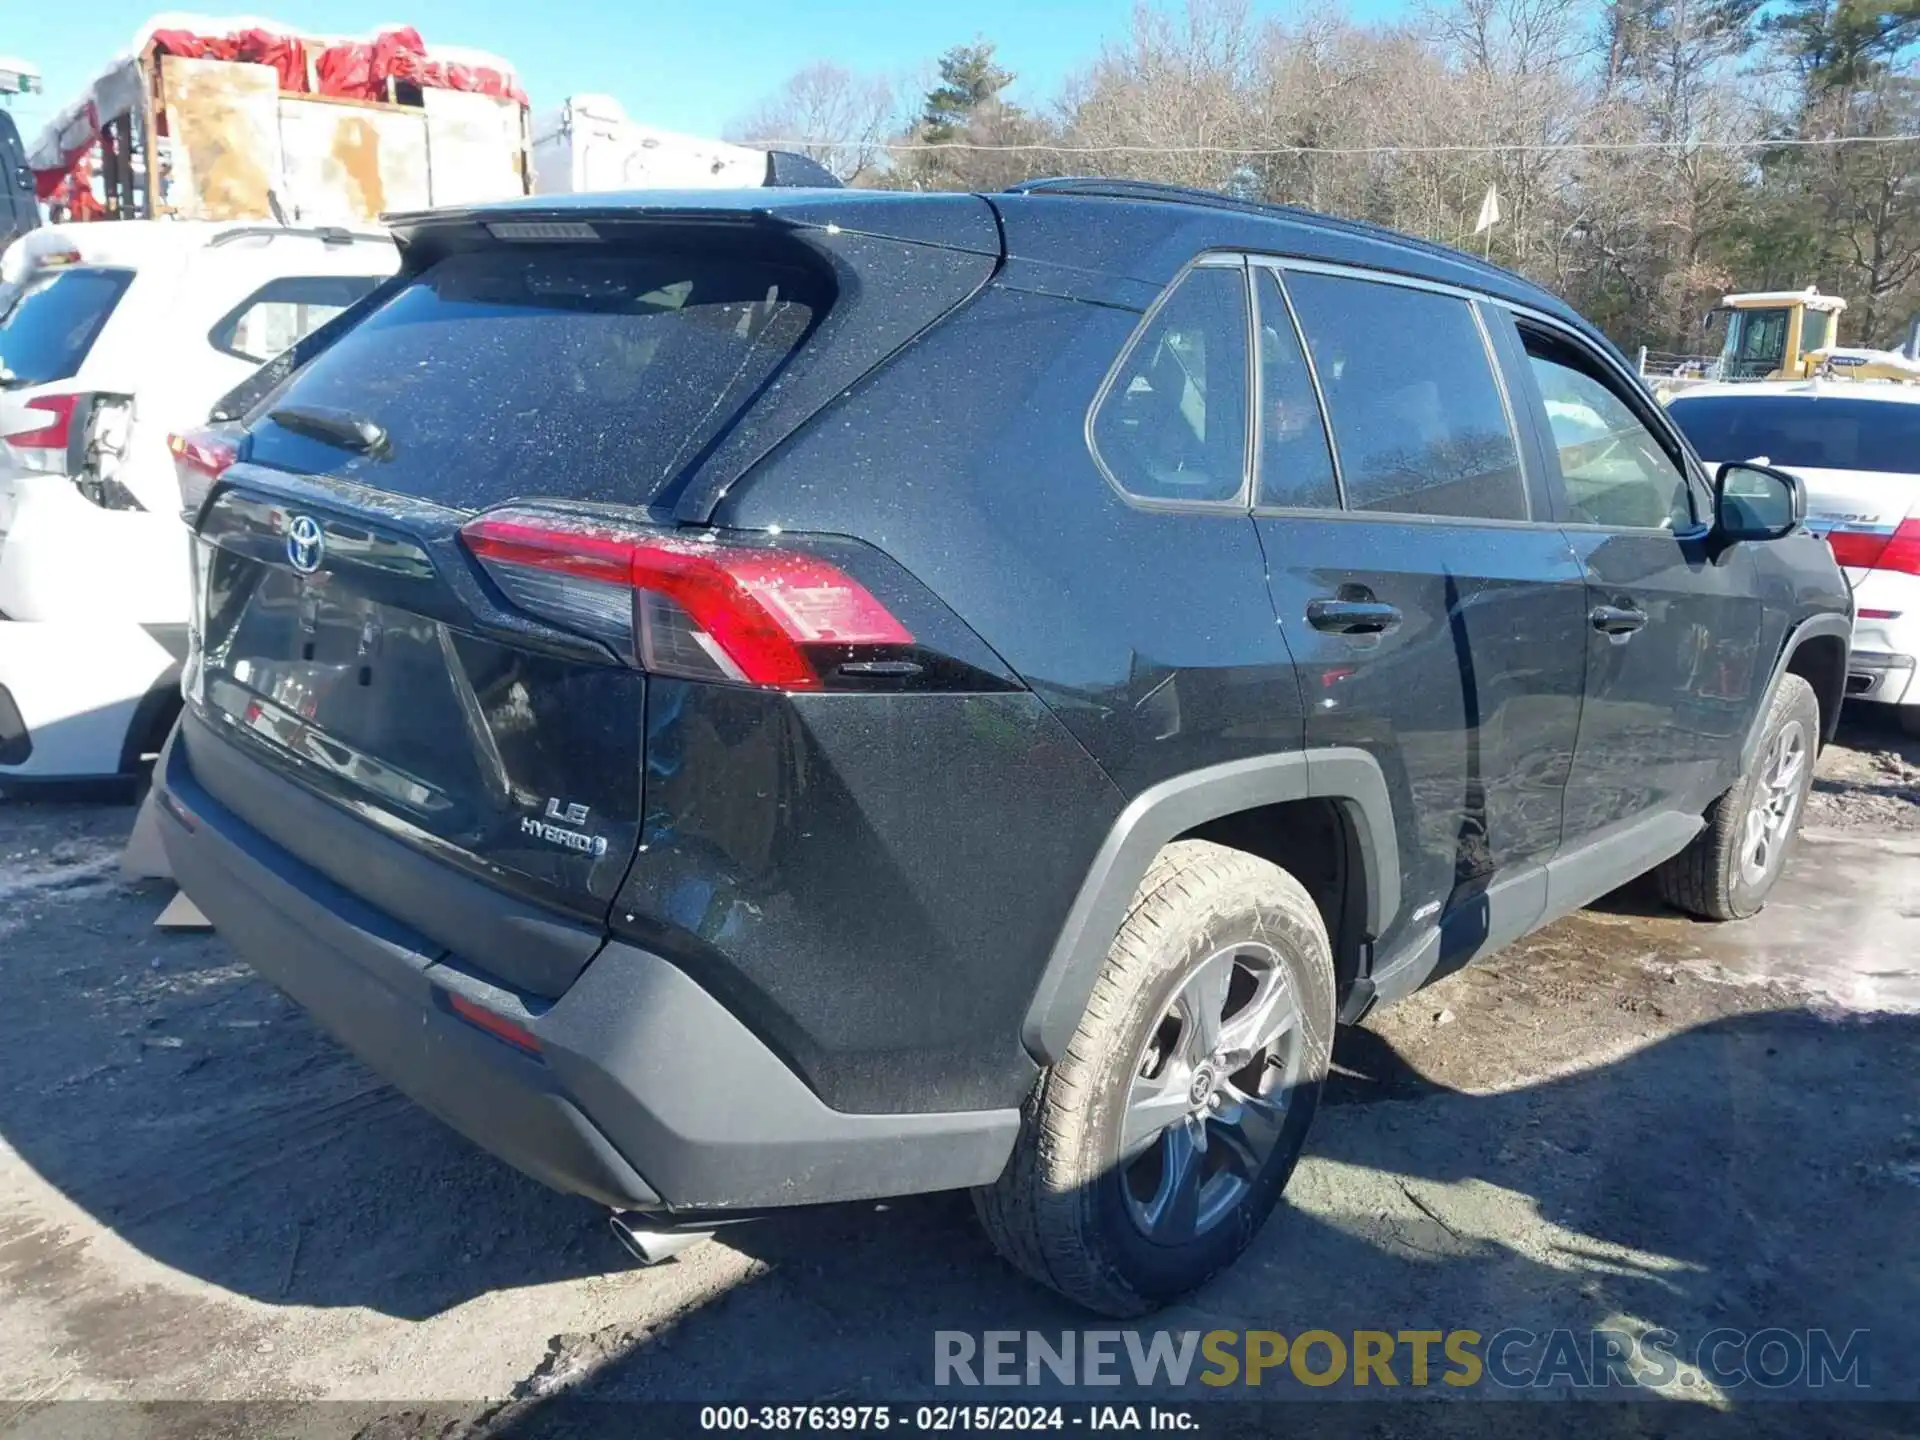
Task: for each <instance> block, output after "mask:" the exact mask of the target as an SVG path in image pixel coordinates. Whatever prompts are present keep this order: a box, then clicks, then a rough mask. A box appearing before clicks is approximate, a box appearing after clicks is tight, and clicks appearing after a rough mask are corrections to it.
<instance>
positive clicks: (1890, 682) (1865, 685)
mask: <svg viewBox="0 0 1920 1440" xmlns="http://www.w3.org/2000/svg"><path fill="white" fill-rule="evenodd" d="M1914 671H1915V663H1914V657H1913V656H1911V655H1889V654H1886V653H1884V652H1877V651H1873V650H1855V651H1854V652H1853V654H1852V657H1851V658H1850V659H1849V660H1848V662H1847V698H1848V699H1849V700H1871V701H1874V702H1876V703H1878V704H1882V705H1908V704H1920V685H1916V684H1915V683H1914V678H1913V677H1914Z"/></svg>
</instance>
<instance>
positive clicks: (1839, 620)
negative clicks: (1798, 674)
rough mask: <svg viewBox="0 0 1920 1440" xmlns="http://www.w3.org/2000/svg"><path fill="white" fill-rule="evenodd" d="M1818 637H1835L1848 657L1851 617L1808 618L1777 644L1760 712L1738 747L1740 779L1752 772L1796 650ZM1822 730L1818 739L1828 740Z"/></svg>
mask: <svg viewBox="0 0 1920 1440" xmlns="http://www.w3.org/2000/svg"><path fill="white" fill-rule="evenodd" d="M1821 635H1832V636H1835V637H1837V638H1838V639H1839V641H1840V643H1841V644H1843V645H1844V646H1846V647H1847V653H1848V654H1849V655H1851V654H1852V652H1853V617H1852V616H1850V615H1837V614H1833V613H1831V612H1829V613H1826V614H1820V615H1809V616H1808V617H1807V618H1806V619H1804V620H1802V621H1801V622H1800V623H1799V624H1798V625H1795V626H1794V627H1793V628H1792V629H1791V630H1789V631H1788V632H1787V637H1786V639H1785V640H1783V641H1782V642H1781V644H1780V653H1779V655H1778V656H1776V657H1775V659H1774V662H1773V674H1772V675H1770V676H1769V677H1768V678H1767V688H1766V691H1765V692H1764V693H1763V694H1762V695H1761V697H1760V708H1759V709H1758V710H1756V711H1755V712H1754V715H1753V719H1751V720H1750V721H1748V722H1747V738H1746V739H1745V741H1743V742H1742V744H1741V746H1740V773H1741V774H1742V775H1745V774H1746V773H1747V772H1748V771H1749V770H1751V769H1752V768H1753V762H1754V759H1755V757H1756V756H1758V755H1759V753H1760V742H1761V740H1763V739H1764V738H1765V737H1766V730H1767V715H1768V714H1769V713H1770V712H1771V711H1772V709H1773V697H1774V696H1775V695H1776V694H1777V693H1778V692H1779V690H1780V682H1781V681H1782V680H1783V679H1785V678H1786V674H1787V667H1788V666H1790V665H1791V664H1792V663H1793V657H1794V653H1795V652H1796V651H1797V650H1799V648H1800V647H1801V646H1802V645H1804V644H1806V643H1807V641H1809V640H1812V639H1814V638H1816V637H1818V636H1821ZM1840 668H1841V671H1842V680H1841V686H1840V698H1841V700H1842V702H1843V703H1844V701H1845V699H1846V683H1845V674H1844V672H1845V670H1846V666H1845V664H1844V663H1843V664H1842V665H1841V667H1840ZM1839 713H1840V707H1839V706H1835V707H1834V718H1835V719H1836V721H1837V719H1838V716H1839ZM1822 729H1823V731H1824V733H1823V734H1822V736H1821V739H1822V740H1827V739H1831V738H1832V730H1831V729H1830V728H1828V727H1825V726H1823V727H1822Z"/></svg>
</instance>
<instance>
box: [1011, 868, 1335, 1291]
mask: <svg viewBox="0 0 1920 1440" xmlns="http://www.w3.org/2000/svg"><path fill="white" fill-rule="evenodd" d="M1333 1018H1334V1001H1333V961H1332V956H1331V952H1330V948H1329V946H1328V943H1327V934H1326V929H1325V927H1324V926H1323V925H1322V923H1321V920H1320V914H1319V912H1318V910H1317V909H1316V908H1315V907H1314V904H1313V901H1312V899H1311V898H1310V897H1309V896H1308V895H1307V893H1306V891H1305V890H1304V889H1302V888H1301V886H1300V884H1299V882H1297V881H1296V880H1295V879H1294V878H1293V877H1292V876H1291V875H1288V874H1287V873H1286V872H1285V871H1283V870H1280V869H1278V868H1277V867H1275V866H1273V865H1270V864H1268V863H1267V862H1265V861H1263V860H1260V859H1257V858H1256V857H1254V856H1251V855H1247V854H1244V853H1242V852H1240V851H1236V850H1229V849H1226V848H1224V847H1222V846H1218V845H1211V844H1206V843H1203V842H1199V841H1182V842H1179V843H1176V844H1174V845H1170V846H1168V847H1167V849H1166V850H1165V851H1163V852H1162V853H1161V855H1160V857H1159V858H1158V859H1157V860H1156V861H1155V863H1154V866H1153V868H1152V870H1151V871H1150V872H1149V873H1148V875H1147V878H1146V879H1145V880H1144V881H1143V882H1142V883H1141V887H1140V890H1139V892H1138V894H1137V895H1136V896H1135V899H1134V903H1133V907H1132V910H1131V911H1130V913H1129V914H1128V917H1127V920H1126V923H1125V924H1124V925H1123V926H1122V927H1121V930H1120V934H1119V936H1118V937H1117V938H1116V939H1115V941H1114V944H1113V948H1112V950H1111V951H1110V952H1109V954H1108V957H1107V961H1106V965H1105V967H1104V969H1103V970H1102V972H1101V975H1100V979H1099V982H1098V984H1097V985H1096V987H1095V989H1094V994H1093V997H1092V999H1091V1000H1090V1001H1089V1003H1088V1006H1087V1013H1086V1015H1085V1017H1084V1018H1083V1019H1082V1020H1081V1023H1080V1027H1079V1029H1078V1030H1077V1031H1076V1032H1075V1034H1074V1037H1073V1040H1072V1042H1071V1043H1070V1044H1069V1045H1068V1047H1067V1051H1066V1053H1065V1055H1064V1056H1063V1057H1062V1058H1061V1060H1060V1061H1059V1063H1057V1064H1056V1065H1054V1066H1053V1067H1052V1068H1051V1069H1049V1070H1048V1071H1047V1072H1046V1074H1045V1075H1043V1076H1042V1077H1041V1080H1040V1082H1039V1084H1038V1085H1037V1087H1036V1088H1035V1090H1034V1093H1033V1095H1032V1096H1031V1098H1030V1099H1029V1101H1028V1104H1027V1108H1026V1115H1025V1124H1024V1127H1023V1130H1022V1133H1021V1137H1020V1141H1019V1144H1018V1145H1017V1146H1016V1148H1015V1152H1014V1155H1013V1158H1012V1159H1011V1160H1010V1161H1009V1162H1008V1165H1007V1169H1006V1172H1005V1173H1004V1174H1003V1175H1002V1176H1001V1177H1000V1179H999V1180H998V1181H997V1182H996V1183H995V1184H993V1185H991V1186H988V1187H984V1188H982V1189H980V1190H978V1191H976V1192H975V1201H976V1205H977V1208H978V1210H979V1212H980V1218H981V1221H982V1223H983V1224H984V1225H985V1226H986V1229H987V1232H988V1234H989V1235H990V1236H991V1237H992V1238H993V1241H994V1243H995V1245H996V1246H997V1247H998V1248H999V1250H1000V1252H1001V1253H1002V1254H1003V1255H1005V1256H1006V1257H1007V1258H1008V1259H1009V1260H1011V1261H1012V1262H1013V1263H1014V1264H1015V1265H1016V1266H1018V1267H1019V1268H1020V1269H1021V1270H1024V1271H1025V1272H1026V1273H1027V1274H1029V1275H1031V1276H1032V1277H1033V1278H1035V1279H1037V1280H1039V1281H1041V1282H1042V1283H1043V1284H1046V1285H1050V1286H1052V1287H1053V1288H1054V1289H1056V1290H1059V1291H1060V1292H1062V1293H1063V1294H1065V1295H1067V1296H1069V1297H1070V1298H1072V1299H1074V1300H1077V1301H1079V1302H1080V1303H1081V1304H1083V1305H1086V1306H1088V1307H1089V1308H1090V1309H1093V1310H1097V1311H1099V1312H1101V1313H1103V1314H1109V1315H1137V1314H1141V1313H1143V1312H1145V1311H1147V1310H1151V1309H1153V1308H1155V1307H1156V1306H1158V1305H1161V1304H1165V1303H1166V1302H1168V1301H1170V1300H1174V1299H1177V1298H1178V1297H1179V1296H1181V1295H1184V1294H1186V1293H1187V1292H1188V1291H1190V1290H1192V1289H1194V1288H1195V1287H1196V1286H1198V1285H1200V1284H1201V1283H1203V1282H1204V1281H1205V1280H1206V1279H1207V1278H1208V1277H1209V1276H1211V1275H1213V1274H1214V1273H1215V1272H1216V1271H1218V1270H1220V1269H1221V1268H1223V1267H1224V1266H1226V1265H1228V1264H1229V1263H1231V1262H1232V1261H1233V1259H1234V1258H1235V1257H1236V1256H1238V1255H1239V1254H1240V1252H1241V1251H1242V1250H1244V1249H1245V1248H1246V1247H1247V1244H1248V1243H1249V1242H1250V1241H1251V1240H1252V1239H1253V1236H1254V1234H1255V1233H1256V1232H1257V1231H1258V1230H1259V1228H1260V1226H1261V1224H1262V1223H1263V1222H1264V1221H1265V1220H1266V1218H1267V1216H1268V1214H1269V1213H1270V1212H1271V1211H1272V1209H1273V1207H1274V1204H1275V1202H1276V1201H1277V1200H1278V1199H1279V1196H1280V1192H1281V1190H1282V1189H1283V1188H1284V1187H1285V1185H1286V1183H1287V1179H1288V1177H1289V1176H1291V1175H1292V1173H1293V1167H1294V1165H1295V1164H1296V1163H1297V1161H1298V1160H1299V1157H1300V1151H1301V1148H1302V1146H1303V1145H1304V1144H1305V1141H1306V1135H1307V1129H1308V1126H1309V1125H1310V1124H1311V1123H1312V1120H1313V1112H1314V1109H1315V1106H1316V1105H1317V1104H1318V1102H1319V1098H1320V1090H1321V1086H1322V1084H1323V1082H1324V1080H1325V1078H1326V1072H1327V1059H1328V1054H1329V1052H1330V1050H1331V1047H1332V1040H1333Z"/></svg>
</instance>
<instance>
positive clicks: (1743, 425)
mask: <svg viewBox="0 0 1920 1440" xmlns="http://www.w3.org/2000/svg"><path fill="white" fill-rule="evenodd" d="M1667 411H1668V413H1669V414H1671V415H1672V416H1673V419H1674V423H1675V424H1676V425H1678V426H1679V427H1680V428H1681V429H1682V430H1684V431H1685V432H1686V435H1687V438H1688V439H1689V440H1691V441H1693V448H1694V449H1696V450H1698V451H1699V452H1700V454H1701V456H1702V457H1703V458H1705V459H1707V460H1711V461H1714V462H1716V463H1725V462H1726V461H1729V460H1757V459H1759V458H1760V457H1761V456H1765V457H1766V460H1767V463H1768V464H1770V465H1782V466H1785V467H1786V468H1787V469H1789V470H1792V469H1794V468H1796V467H1801V468H1805V469H1808V470H1890V471H1894V472H1896V473H1898V474H1902V475H1920V405H1916V404H1907V403H1902V402H1900V401H1897V400H1853V399H1849V398H1847V397H1844V396H1828V395H1821V396H1813V395H1701V396H1699V397H1697V398H1689V397H1687V396H1684V395H1682V396H1677V397H1676V398H1675V399H1674V400H1673V401H1672V403H1670V404H1669V405H1668V406H1667Z"/></svg>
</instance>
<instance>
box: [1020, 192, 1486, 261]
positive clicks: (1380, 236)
mask: <svg viewBox="0 0 1920 1440" xmlns="http://www.w3.org/2000/svg"><path fill="white" fill-rule="evenodd" d="M1006 193H1007V194H1009V195H1080V196H1091V197H1093V198H1096V199H1102V200H1152V201H1158V202H1160V203H1162V204H1173V205H1199V206H1204V207H1205V208H1207V209H1211V210H1231V211H1234V212H1236V213H1237V214H1241V215H1264V216H1268V217H1270V218H1272V219H1275V220H1294V221H1299V222H1301V223H1304V224H1308V225H1317V226H1320V227H1321V228H1323V229H1327V230H1339V231H1344V232H1345V233H1346V234H1349V235H1355V236H1359V237H1361V238H1362V239H1367V240H1380V241H1385V242H1386V243H1388V244H1392V245H1403V246H1405V247H1407V248H1408V249H1410V250H1418V251H1421V252H1423V253H1425V254H1428V255H1437V256H1439V257H1441V258H1443V259H1446V260H1451V261H1453V262H1455V263H1456V264H1461V263H1464V264H1467V265H1470V266H1472V267H1473V268H1475V269H1478V270H1489V271H1492V272H1494V273H1495V274H1497V275H1500V276H1503V277H1506V278H1509V279H1511V278H1513V272H1512V271H1510V270H1506V269H1503V268H1502V267H1500V266H1498V265H1495V264H1493V263H1492V262H1491V261H1488V260H1483V259H1481V258H1480V257H1479V256H1478V255H1474V254H1470V253H1469V252H1467V251H1465V250H1456V249H1454V248H1453V247H1452V246H1451V245H1442V244H1440V243H1439V242H1438V241H1435V240H1423V239H1421V238H1420V237H1419V236H1417V235H1405V234H1402V233H1401V232H1400V231H1398V230H1392V229H1389V228H1388V227H1387V226H1385V225H1376V224H1374V223H1373V222H1372V221H1370V220H1349V219H1346V218H1345V217H1344V216H1340V215H1328V214H1325V213H1324V212H1322V211H1319V210H1309V209H1308V208H1307V207H1306V206H1304V205H1276V204H1273V203H1271V202H1268V201H1264V200H1241V199H1239V198H1238V197H1236V196H1233V195H1224V194H1222V193H1221V192H1220V191H1218V190H1201V189H1197V188H1195V187H1194V186H1191V185H1170V184H1166V183H1164V182H1162V181H1158V180H1113V179H1102V178H1101V177H1099V176H1093V175H1084V176H1083V175H1063V176H1060V177H1057V178H1054V179H1047V180H1026V181H1022V182H1021V183H1020V184H1018V185H1011V186H1009V187H1007V191H1006Z"/></svg>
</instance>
